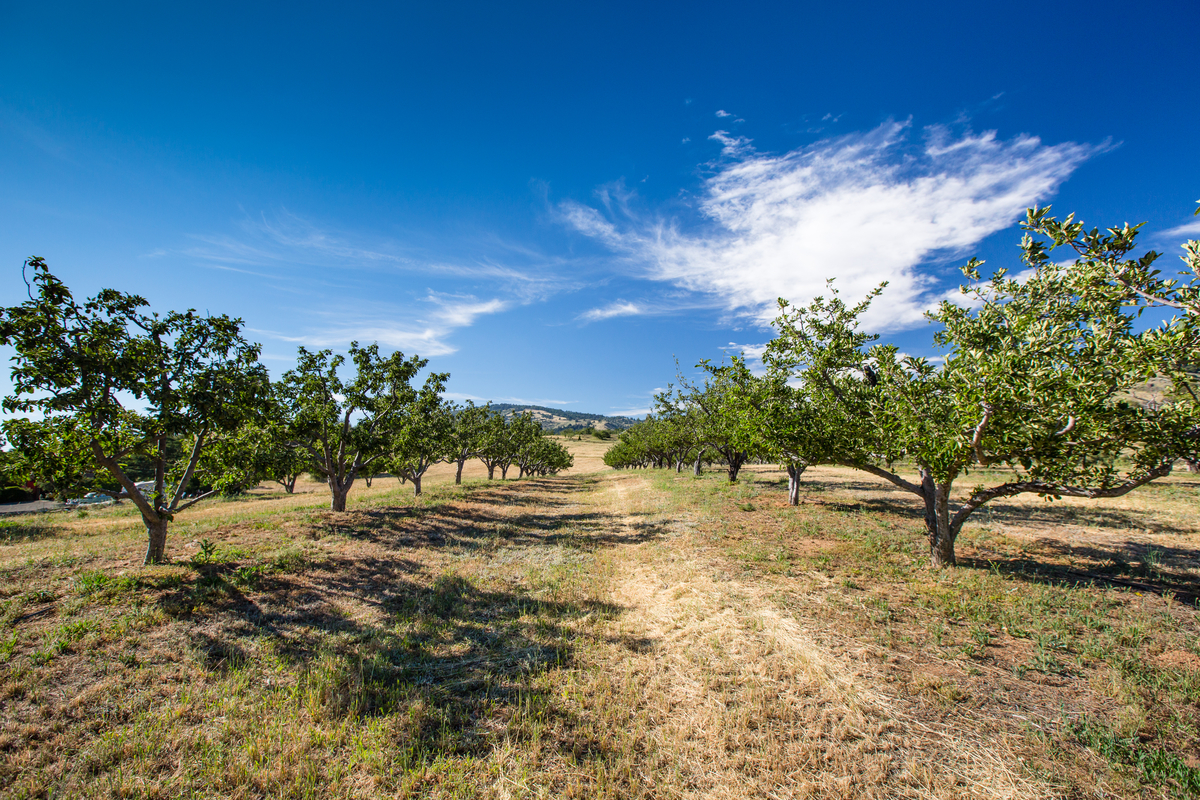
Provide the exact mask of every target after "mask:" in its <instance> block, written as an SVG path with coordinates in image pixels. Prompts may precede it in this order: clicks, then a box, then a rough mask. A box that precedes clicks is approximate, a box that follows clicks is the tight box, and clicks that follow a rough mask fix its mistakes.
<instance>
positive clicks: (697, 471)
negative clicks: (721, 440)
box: [692, 456, 704, 478]
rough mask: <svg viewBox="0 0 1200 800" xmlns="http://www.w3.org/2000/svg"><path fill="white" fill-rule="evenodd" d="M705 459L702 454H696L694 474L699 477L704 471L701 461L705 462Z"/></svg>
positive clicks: (693, 466)
mask: <svg viewBox="0 0 1200 800" xmlns="http://www.w3.org/2000/svg"><path fill="white" fill-rule="evenodd" d="M703 460H704V459H703V457H702V456H696V463H695V464H693V465H692V474H693V475H695V476H696V477H697V478H699V477H700V475H701V473H702V472H703V471H704V470H703V469H702V466H701V463H702V462H703Z"/></svg>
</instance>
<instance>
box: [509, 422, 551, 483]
mask: <svg viewBox="0 0 1200 800" xmlns="http://www.w3.org/2000/svg"><path fill="white" fill-rule="evenodd" d="M542 437H543V431H542V425H541V423H540V422H538V421H537V420H536V419H534V418H533V414H531V413H528V412H526V413H524V414H514V415H513V417H512V419H510V420H509V421H508V438H509V442H510V443H511V447H512V463H514V464H516V465H517V478H518V479H520V478H523V477H525V472H526V469H525V468H526V466H527V465H528V464H529V463H530V457H531V456H532V454H533V452H534V451H535V449H536V447H537V445H538V442H539V441H541V439H542ZM505 474H507V471H505Z"/></svg>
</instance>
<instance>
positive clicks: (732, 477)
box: [726, 454, 745, 483]
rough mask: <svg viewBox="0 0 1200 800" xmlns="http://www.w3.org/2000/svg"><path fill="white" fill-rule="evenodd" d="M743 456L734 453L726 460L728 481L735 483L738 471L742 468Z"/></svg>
mask: <svg viewBox="0 0 1200 800" xmlns="http://www.w3.org/2000/svg"><path fill="white" fill-rule="evenodd" d="M743 461H745V458H744V457H743V456H741V455H738V454H734V455H733V456H732V457H730V458H729V459H728V461H727V462H726V463H727V464H728V472H729V482H730V483H737V478H738V473H739V472H741V470H742V462H743Z"/></svg>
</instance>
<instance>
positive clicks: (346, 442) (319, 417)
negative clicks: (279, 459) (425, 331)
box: [281, 342, 429, 511]
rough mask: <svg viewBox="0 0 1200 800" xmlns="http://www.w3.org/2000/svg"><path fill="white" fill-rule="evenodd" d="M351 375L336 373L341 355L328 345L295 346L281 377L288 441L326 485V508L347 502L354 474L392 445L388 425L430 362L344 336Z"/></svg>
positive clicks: (414, 393) (338, 507)
mask: <svg viewBox="0 0 1200 800" xmlns="http://www.w3.org/2000/svg"><path fill="white" fill-rule="evenodd" d="M349 355H350V360H351V361H352V362H353V364H354V368H355V375H354V377H353V378H352V379H346V380H343V379H342V378H341V377H340V376H339V375H338V369H339V368H340V367H341V366H342V365H343V364H345V363H346V358H345V357H344V356H341V355H336V356H335V355H333V353H332V352H331V351H329V350H320V351H317V352H310V351H309V350H307V349H305V348H303V347H301V348H300V352H299V355H298V356H297V359H296V368H295V369H292V370H289V371H288V372H287V373H286V374H285V375H284V376H283V380H282V382H281V384H282V397H283V400H284V402H285V404H286V406H287V409H288V417H289V419H290V420H291V425H292V430H291V437H292V438H291V442H292V444H293V445H295V446H298V447H302V448H303V449H304V450H305V451H306V452H307V453H308V454H309V455H310V456H311V457H312V463H313V467H314V468H315V469H316V471H317V472H318V473H320V474H321V476H322V477H324V478H325V481H326V483H328V485H329V493H330V495H331V501H330V508H332V509H333V510H334V511H345V510H346V495H347V494H349V492H350V489H351V487H352V486H353V485H354V481H355V479H357V478H358V477H359V475H361V474H364V472H365V471H366V470H368V469H370V468H371V467H372V465H373V464H374V463H375V462H376V461H378V460H380V459H382V458H385V457H387V456H388V455H389V454H390V453H391V452H392V443H393V435H394V429H393V425H394V423H395V422H396V420H397V418H398V417H399V416H400V415H401V414H402V413H403V411H404V408H405V407H406V406H408V405H409V404H411V403H413V402H414V401H415V400H416V399H417V390H416V389H414V388H413V387H412V386H411V385H410V382H411V381H412V379H413V378H414V377H416V375H417V373H419V372H420V371H421V370H422V369H424V368H425V366H426V365H427V364H428V363H429V362H428V359H424V358H420V357H418V356H412V357H410V358H407V359H406V358H405V357H404V354H403V353H401V352H399V351H397V352H395V353H392V354H391V355H390V356H387V357H386V358H385V357H383V356H380V355H379V345H378V344H372V345H370V346H368V347H359V345H358V342H351V343H350V350H349Z"/></svg>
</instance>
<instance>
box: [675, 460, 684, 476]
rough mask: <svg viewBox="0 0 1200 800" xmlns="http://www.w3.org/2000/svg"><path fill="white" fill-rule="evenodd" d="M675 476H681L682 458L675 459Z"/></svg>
mask: <svg viewBox="0 0 1200 800" xmlns="http://www.w3.org/2000/svg"><path fill="white" fill-rule="evenodd" d="M675 474H676V475H682V474H683V459H682V458H677V459H675Z"/></svg>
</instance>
